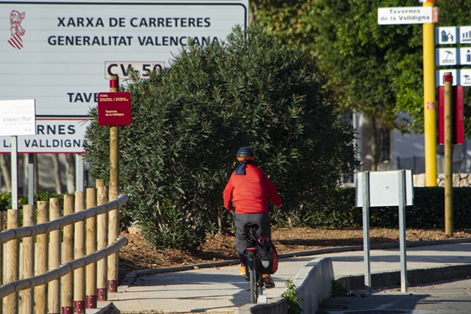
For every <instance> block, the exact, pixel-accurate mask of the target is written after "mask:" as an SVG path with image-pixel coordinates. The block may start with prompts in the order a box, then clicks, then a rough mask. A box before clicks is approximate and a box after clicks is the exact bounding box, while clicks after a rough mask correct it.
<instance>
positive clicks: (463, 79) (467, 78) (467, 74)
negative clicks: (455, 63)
mask: <svg viewBox="0 0 471 314" xmlns="http://www.w3.org/2000/svg"><path fill="white" fill-rule="evenodd" d="M460 85H462V86H471V69H462V70H460Z"/></svg>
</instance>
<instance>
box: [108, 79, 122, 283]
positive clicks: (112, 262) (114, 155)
mask: <svg viewBox="0 0 471 314" xmlns="http://www.w3.org/2000/svg"><path fill="white" fill-rule="evenodd" d="M118 91H119V78H118V76H117V75H113V76H111V77H110V92H118ZM118 195H119V128H118V126H117V125H112V126H110V191H109V200H110V202H111V201H114V200H116V199H117V198H118ZM109 221H110V229H109V232H108V241H109V244H112V243H114V242H115V241H116V239H118V236H119V214H118V209H113V210H111V211H110V212H109ZM108 291H109V292H118V254H117V253H113V254H111V255H110V256H109V257H108Z"/></svg>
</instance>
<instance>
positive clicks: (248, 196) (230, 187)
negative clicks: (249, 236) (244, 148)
mask: <svg viewBox="0 0 471 314" xmlns="http://www.w3.org/2000/svg"><path fill="white" fill-rule="evenodd" d="M223 198H224V207H226V208H227V209H228V210H233V209H234V207H233V206H232V203H231V200H234V206H235V211H236V213H237V214H266V213H268V198H270V200H271V201H272V202H273V204H275V205H276V206H281V204H282V201H281V197H280V195H279V194H278V190H277V189H276V187H275V186H274V185H273V183H271V181H270V180H269V179H268V178H267V176H266V175H265V173H264V172H263V171H262V170H260V169H259V168H257V167H255V166H254V165H252V164H247V165H246V166H245V175H241V174H235V173H234V172H233V173H232V175H231V177H230V178H229V182H227V185H226V187H225V188H224V193H223Z"/></svg>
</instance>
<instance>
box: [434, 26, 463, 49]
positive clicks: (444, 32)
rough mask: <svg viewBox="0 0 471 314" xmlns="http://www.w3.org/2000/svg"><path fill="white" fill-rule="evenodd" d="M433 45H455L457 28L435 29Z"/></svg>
mask: <svg viewBox="0 0 471 314" xmlns="http://www.w3.org/2000/svg"><path fill="white" fill-rule="evenodd" d="M435 39H436V40H435V43H436V44H438V45H455V44H457V43H458V28H457V27H437V28H436V29H435Z"/></svg>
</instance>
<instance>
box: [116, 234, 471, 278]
mask: <svg viewBox="0 0 471 314" xmlns="http://www.w3.org/2000/svg"><path fill="white" fill-rule="evenodd" d="M369 234H370V244H384V243H398V242H399V230H397V229H374V228H373V229H370V231H369ZM122 235H123V236H125V237H126V238H128V244H127V245H126V246H124V247H123V248H122V249H121V250H120V252H119V282H121V280H122V279H123V277H124V275H126V274H127V273H130V272H132V271H136V270H144V269H153V268H165V267H175V266H184V265H192V264H199V263H207V262H211V261H213V262H218V261H224V260H234V259H237V254H236V252H235V239H234V236H231V235H222V234H217V235H215V236H208V238H207V239H206V242H205V243H204V244H203V245H201V247H200V248H199V250H198V251H196V252H185V251H180V250H172V249H156V250H155V249H152V246H151V245H150V244H149V243H147V242H146V241H145V239H144V237H143V236H142V235H140V234H130V233H128V232H123V233H122ZM453 238H471V229H465V230H455V231H454V233H453ZM272 239H273V242H274V244H275V246H276V249H277V251H278V254H283V253H291V252H299V251H305V250H313V249H319V248H329V247H339V246H350V245H362V244H363V230H362V229H359V230H350V229H342V230H338V229H324V228H283V229H274V230H272ZM446 239H449V238H448V237H447V236H446V235H445V233H444V232H443V231H442V230H419V229H409V230H406V241H430V240H446Z"/></svg>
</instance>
